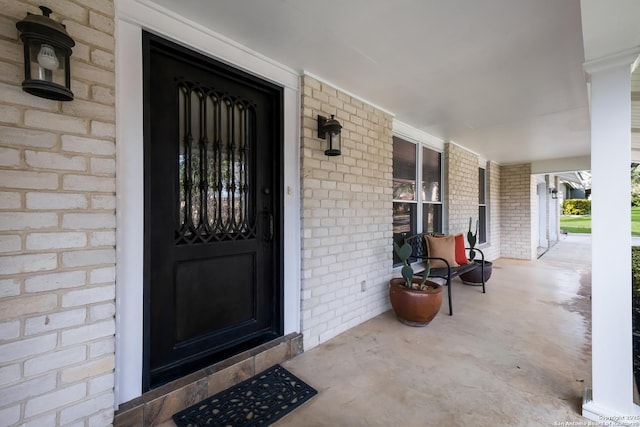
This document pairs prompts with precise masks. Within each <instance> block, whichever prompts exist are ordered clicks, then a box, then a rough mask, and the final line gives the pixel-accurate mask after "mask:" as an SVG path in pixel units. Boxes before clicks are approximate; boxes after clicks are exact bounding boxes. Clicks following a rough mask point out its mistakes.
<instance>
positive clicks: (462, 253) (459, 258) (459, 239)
mask: <svg viewBox="0 0 640 427" xmlns="http://www.w3.org/2000/svg"><path fill="white" fill-rule="evenodd" d="M455 238H456V262H457V263H458V264H460V265H463V264H469V260H468V259H467V250H466V249H465V243H464V235H463V234H462V233H460V234H456V235H455Z"/></svg>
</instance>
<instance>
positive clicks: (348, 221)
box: [301, 75, 393, 350]
mask: <svg viewBox="0 0 640 427" xmlns="http://www.w3.org/2000/svg"><path fill="white" fill-rule="evenodd" d="M302 89H303V93H302V119H301V122H302V138H301V144H302V149H301V157H302V158H301V167H302V173H301V189H302V214H301V221H302V245H301V246H302V331H303V334H304V347H305V350H307V349H309V348H312V347H314V346H316V345H318V344H319V343H321V342H324V341H326V340H328V339H329V338H331V337H333V336H335V335H337V334H339V333H340V332H343V331H345V330H347V329H349V328H351V327H353V326H355V325H357V324H359V323H361V322H363V321H365V320H367V319H370V318H371V317H374V316H375V315H377V314H379V313H382V312H383V311H386V310H387V309H388V308H389V303H388V281H389V278H390V277H391V265H392V253H391V247H392V196H393V195H392V154H393V144H392V139H391V138H392V135H391V133H392V117H391V116H390V115H388V114H386V113H384V112H381V111H379V110H377V109H375V108H373V107H372V106H370V105H367V104H365V103H363V102H361V101H359V100H358V99H355V98H353V97H351V96H349V95H348V94H345V93H342V92H340V91H337V90H336V89H334V88H332V87H331V86H328V85H326V84H325V83H322V82H320V81H318V80H315V79H313V78H311V77H310V76H307V75H305V76H303V78H302ZM318 114H321V115H323V116H329V115H331V114H335V115H336V119H337V120H339V121H340V123H341V124H342V126H343V128H342V155H341V156H337V157H327V156H325V155H324V150H325V145H324V144H325V141H324V140H322V139H318V138H317V122H316V120H317V115H318Z"/></svg>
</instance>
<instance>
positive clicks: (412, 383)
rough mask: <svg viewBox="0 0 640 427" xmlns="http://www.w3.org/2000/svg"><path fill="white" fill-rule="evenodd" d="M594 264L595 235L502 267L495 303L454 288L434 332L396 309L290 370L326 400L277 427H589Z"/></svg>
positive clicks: (489, 296)
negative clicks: (405, 320) (579, 425)
mask: <svg viewBox="0 0 640 427" xmlns="http://www.w3.org/2000/svg"><path fill="white" fill-rule="evenodd" d="M590 260H591V236H580V235H569V236H567V237H566V238H565V239H564V240H561V241H560V242H558V244H556V245H555V246H554V247H553V248H551V249H550V250H549V251H548V252H547V253H546V254H545V255H544V256H543V257H542V258H540V259H538V260H535V261H520V260H513V259H499V260H497V261H496V262H494V266H493V275H492V277H491V280H490V281H489V282H488V284H487V293H486V294H482V292H481V290H480V288H478V287H472V286H467V285H464V284H462V282H460V281H459V279H456V280H454V283H453V287H454V288H453V302H454V305H453V309H454V315H453V316H452V317H450V316H449V315H448V309H447V303H446V296H445V297H444V298H443V305H442V309H441V312H440V313H439V314H438V316H437V317H436V318H435V319H434V320H433V321H432V322H431V324H430V325H428V326H426V327H424V328H412V327H409V326H405V325H403V324H401V323H400V322H398V321H397V320H396V318H395V316H394V314H393V313H392V312H391V311H389V312H386V313H383V314H381V315H380V316H377V317H375V318H373V319H371V320H369V321H367V322H365V323H363V324H361V325H359V326H356V327H355V328H352V329H350V330H349V331H347V332H344V333H343V334H341V335H339V336H337V337H335V338H333V339H331V340H329V341H327V342H325V343H324V344H321V345H320V346H318V347H316V348H314V349H312V350H309V351H307V352H305V353H303V354H301V355H299V356H297V357H296V358H294V359H292V360H289V361H288V362H285V363H283V366H284V367H286V368H287V369H289V370H290V371H291V372H293V373H294V374H295V375H297V376H298V377H300V378H301V379H302V380H304V381H305V382H307V383H308V384H309V385H311V386H313V387H314V388H316V389H317V390H318V395H317V396H315V397H314V398H313V399H312V400H311V401H310V402H308V403H307V404H305V405H303V406H302V407H300V408H298V409H296V410H295V411H294V412H293V413H291V414H289V415H287V416H285V417H284V418H283V419H282V420H280V421H279V422H277V423H276V424H274V425H275V426H279V427H284V426H296V427H298V426H305V427H310V426H332V427H334V426H345V427H347V426H348V427H355V426H385V427H387V426H402V427H413V426H416V427H418V426H419V427H426V426H439V427H440V426H447V427H453V426H473V427H483V426H487V427H489V426H490V427H498V426H523V427H524V426H526V427H530V426H553V425H561V424H560V423H563V422H588V420H587V419H586V418H582V416H581V415H580V414H581V408H582V397H583V393H584V388H585V387H590V386H591V300H590V295H591V269H590ZM554 423H556V424H554ZM169 426H175V424H174V423H173V422H172V421H167V422H165V423H163V424H162V427H169Z"/></svg>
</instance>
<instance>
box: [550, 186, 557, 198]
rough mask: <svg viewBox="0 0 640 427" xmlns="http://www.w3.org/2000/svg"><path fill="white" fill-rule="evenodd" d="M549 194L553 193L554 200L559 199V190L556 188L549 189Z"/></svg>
mask: <svg viewBox="0 0 640 427" xmlns="http://www.w3.org/2000/svg"><path fill="white" fill-rule="evenodd" d="M549 193H551V198H552V199H557V198H558V190H557V189H556V188H550V189H549Z"/></svg>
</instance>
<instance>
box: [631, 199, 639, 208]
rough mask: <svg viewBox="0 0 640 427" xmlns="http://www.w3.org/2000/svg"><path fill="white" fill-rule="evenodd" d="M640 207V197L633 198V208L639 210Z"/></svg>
mask: <svg viewBox="0 0 640 427" xmlns="http://www.w3.org/2000/svg"><path fill="white" fill-rule="evenodd" d="M638 206H640V197H632V198H631V207H632V208H637V207H638Z"/></svg>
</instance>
